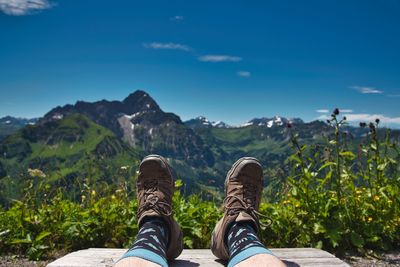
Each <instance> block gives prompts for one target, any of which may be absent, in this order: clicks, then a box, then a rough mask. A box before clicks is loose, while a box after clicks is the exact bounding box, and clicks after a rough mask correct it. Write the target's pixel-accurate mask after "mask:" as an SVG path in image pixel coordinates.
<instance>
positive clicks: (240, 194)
mask: <svg viewBox="0 0 400 267" xmlns="http://www.w3.org/2000/svg"><path fill="white" fill-rule="evenodd" d="M262 179H263V169H262V167H261V164H260V162H258V160H257V159H255V158H249V157H245V158H241V159H239V160H238V161H236V162H235V163H234V164H233V166H232V168H231V169H230V170H229V172H228V174H227V175H226V180H225V199H224V217H222V219H221V220H220V221H219V222H218V223H217V225H216V226H215V228H214V231H213V233H212V236H211V251H212V252H213V254H214V255H215V256H216V257H218V258H220V259H222V260H228V259H229V252H228V247H227V244H226V239H225V236H226V234H227V233H228V231H229V229H230V227H231V226H232V225H233V224H234V223H235V222H249V223H251V224H252V225H253V227H254V229H255V230H256V232H258V231H259V229H260V223H259V218H258V216H259V215H260V213H258V208H259V206H260V198H261V192H262V188H263V180H262Z"/></svg>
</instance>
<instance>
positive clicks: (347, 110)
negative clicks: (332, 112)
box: [315, 109, 353, 113]
mask: <svg viewBox="0 0 400 267" xmlns="http://www.w3.org/2000/svg"><path fill="white" fill-rule="evenodd" d="M315 111H316V112H318V113H329V109H317V110H315ZM339 111H340V112H341V113H352V112H353V110H352V109H339Z"/></svg>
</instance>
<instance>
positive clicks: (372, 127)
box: [369, 122, 375, 130]
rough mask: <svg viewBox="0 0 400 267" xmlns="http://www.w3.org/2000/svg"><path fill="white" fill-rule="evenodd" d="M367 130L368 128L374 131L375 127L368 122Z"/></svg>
mask: <svg viewBox="0 0 400 267" xmlns="http://www.w3.org/2000/svg"><path fill="white" fill-rule="evenodd" d="M369 128H370V129H371V130H375V125H374V124H373V123H372V122H370V123H369Z"/></svg>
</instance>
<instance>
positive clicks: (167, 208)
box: [136, 155, 183, 260]
mask: <svg viewBox="0 0 400 267" xmlns="http://www.w3.org/2000/svg"><path fill="white" fill-rule="evenodd" d="M136 186H137V196H138V201H139V207H138V212H137V218H138V224H139V227H140V226H141V224H142V222H143V219H144V218H145V217H159V218H162V219H163V220H164V221H165V222H166V223H167V226H168V228H169V239H168V240H169V242H168V245H167V251H166V256H167V260H173V259H175V258H176V257H178V256H179V254H181V252H182V249H183V240H182V231H181V228H180V227H179V225H178V223H177V222H176V221H175V220H174V218H173V217H172V206H171V205H172V195H173V191H174V182H173V179H172V172H171V169H170V167H169V165H168V163H167V161H166V160H165V159H164V158H163V157H161V156H159V155H149V156H147V157H145V158H144V159H143V160H142V162H141V163H140V167H139V177H138V180H137V183H136Z"/></svg>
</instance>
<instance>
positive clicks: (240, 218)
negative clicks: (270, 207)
mask: <svg viewBox="0 0 400 267" xmlns="http://www.w3.org/2000/svg"><path fill="white" fill-rule="evenodd" d="M235 221H236V222H242V221H252V222H254V219H253V217H251V216H250V215H249V214H248V213H246V212H244V211H241V212H240V213H239V215H238V216H237V217H236V219H235Z"/></svg>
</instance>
